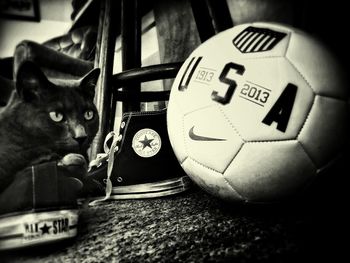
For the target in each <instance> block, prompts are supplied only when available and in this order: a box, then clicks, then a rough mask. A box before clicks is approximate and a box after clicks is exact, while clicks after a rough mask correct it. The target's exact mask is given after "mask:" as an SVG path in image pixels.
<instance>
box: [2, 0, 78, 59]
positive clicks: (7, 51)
mask: <svg viewBox="0 0 350 263" xmlns="http://www.w3.org/2000/svg"><path fill="white" fill-rule="evenodd" d="M39 5H40V17H41V21H40V22H39V23H38V22H31V21H20V20H12V19H0V39H1V41H0V58H4V57H10V56H12V54H13V52H14V49H15V47H16V45H17V44H18V43H19V42H20V41H22V40H24V39H27V40H33V41H36V42H39V43H41V42H44V41H46V40H48V39H50V38H52V37H56V36H59V35H62V34H64V33H66V32H67V31H68V29H69V28H70V26H71V24H72V22H71V20H70V14H71V13H72V5H71V0H39Z"/></svg>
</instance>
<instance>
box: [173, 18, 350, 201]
mask: <svg viewBox="0 0 350 263" xmlns="http://www.w3.org/2000/svg"><path fill="white" fill-rule="evenodd" d="M341 72H342V68H341V67H340V65H339V64H338V63H337V61H336V59H335V57H334V56H333V55H332V54H331V53H330V52H329V50H327V48H325V47H324V46H323V45H322V44H321V43H320V42H319V41H317V40H316V39H314V38H312V37H311V36H309V35H308V34H306V33H304V32H302V31H300V30H297V29H295V28H292V27H289V26H286V25H281V24H275V23H250V24H242V25H238V26H235V27H233V28H231V29H228V30H226V31H224V32H221V33H219V34H217V35H216V36H214V37H212V38H210V39H209V40H207V41H206V42H204V43H202V44H201V45H200V46H199V47H198V48H197V49H195V50H194V51H193V52H192V54H191V55H190V56H189V57H188V59H187V60H186V61H185V62H184V64H183V65H182V67H181V68H180V70H179V72H178V74H177V76H176V78H175V81H174V83H173V86H172V90H171V94H170V99H169V105H168V113H167V122H168V133H169V138H170V141H171V145H172V147H173V150H174V152H175V155H176V157H177V159H178V161H179V162H180V164H181V166H182V167H183V169H184V170H185V172H186V173H187V174H188V175H189V176H190V178H191V179H192V180H193V181H194V182H195V183H197V184H198V185H199V186H200V187H201V188H203V189H204V190H206V191H207V192H209V193H211V194H213V195H215V196H217V197H220V198H223V199H225V200H230V201H245V202H275V201H280V200H283V199H284V198H288V197H292V196H293V197H294V196H296V195H298V194H299V193H301V192H303V191H304V190H305V189H307V188H308V186H309V185H310V184H311V183H312V182H313V181H314V179H315V178H316V177H317V175H318V174H319V173H320V171H321V170H322V169H323V168H324V167H326V166H327V164H329V163H330V162H332V160H335V159H336V158H337V157H338V156H339V155H340V153H341V152H342V150H343V148H344V147H346V144H347V137H348V136H347V133H348V131H347V129H348V127H347V122H348V120H349V119H348V113H349V111H348V102H347V99H348V94H347V88H348V83H347V82H346V81H345V79H344V76H343V74H342V73H341Z"/></svg>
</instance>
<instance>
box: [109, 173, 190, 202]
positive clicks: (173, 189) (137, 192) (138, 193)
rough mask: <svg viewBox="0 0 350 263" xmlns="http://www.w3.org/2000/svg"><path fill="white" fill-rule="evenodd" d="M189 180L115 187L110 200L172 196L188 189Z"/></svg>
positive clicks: (181, 179)
mask: <svg viewBox="0 0 350 263" xmlns="http://www.w3.org/2000/svg"><path fill="white" fill-rule="evenodd" d="M190 185H191V180H190V179H189V178H188V177H187V176H183V177H180V178H174V179H169V180H164V181H159V182H155V183H146V184H137V185H128V186H115V187H113V188H112V194H111V197H110V199H143V198H154V197H162V196H168V195H173V194H177V193H181V192H183V191H186V190H187V189H189V188H190Z"/></svg>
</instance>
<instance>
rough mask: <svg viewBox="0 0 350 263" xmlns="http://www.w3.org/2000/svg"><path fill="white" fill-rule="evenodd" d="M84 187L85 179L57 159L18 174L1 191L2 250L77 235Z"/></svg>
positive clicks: (0, 231) (0, 230)
mask: <svg viewBox="0 0 350 263" xmlns="http://www.w3.org/2000/svg"><path fill="white" fill-rule="evenodd" d="M81 188H82V182H81V181H80V180H78V179H77V178H75V177H72V176H71V174H69V173H68V170H67V169H65V168H64V167H62V166H58V165H57V162H55V161H52V162H46V163H42V164H38V165H34V166H30V167H28V168H26V169H24V170H23V171H21V172H19V173H17V174H16V175H15V178H14V181H13V182H12V183H11V184H10V185H9V186H8V187H7V188H6V189H5V190H4V191H3V192H1V193H0V250H5V249H13V248H23V247H28V246H33V245H40V244H47V243H52V242H57V241H61V240H65V239H70V238H73V237H75V236H76V235H77V225H78V206H77V197H78V194H79V191H80V190H81Z"/></svg>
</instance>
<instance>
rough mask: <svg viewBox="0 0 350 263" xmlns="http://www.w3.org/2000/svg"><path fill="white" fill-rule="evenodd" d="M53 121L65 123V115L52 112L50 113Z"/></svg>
mask: <svg viewBox="0 0 350 263" xmlns="http://www.w3.org/2000/svg"><path fill="white" fill-rule="evenodd" d="M49 115H50V118H51V120H53V121H54V122H61V121H63V114H62V113H60V112H58V111H50V112H49Z"/></svg>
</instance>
